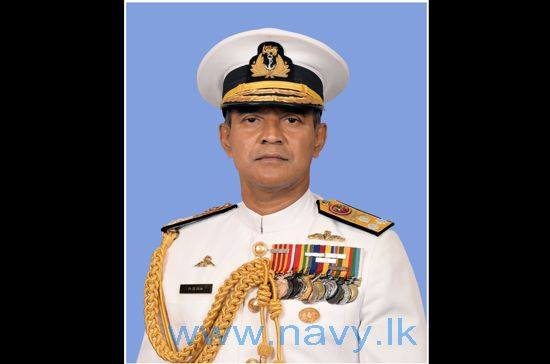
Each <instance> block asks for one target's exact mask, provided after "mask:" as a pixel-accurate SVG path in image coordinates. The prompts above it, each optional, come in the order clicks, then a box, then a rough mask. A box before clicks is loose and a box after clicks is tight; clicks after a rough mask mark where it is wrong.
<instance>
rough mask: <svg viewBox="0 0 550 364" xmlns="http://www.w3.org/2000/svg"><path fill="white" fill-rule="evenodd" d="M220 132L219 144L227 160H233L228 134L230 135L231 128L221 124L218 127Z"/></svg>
mask: <svg viewBox="0 0 550 364" xmlns="http://www.w3.org/2000/svg"><path fill="white" fill-rule="evenodd" d="M219 132H220V144H221V145H222V148H223V150H224V151H225V153H226V154H227V156H228V157H229V158H233V150H232V149H231V143H230V142H229V134H230V133H231V127H230V126H229V125H227V124H226V123H221V124H220V126H219Z"/></svg>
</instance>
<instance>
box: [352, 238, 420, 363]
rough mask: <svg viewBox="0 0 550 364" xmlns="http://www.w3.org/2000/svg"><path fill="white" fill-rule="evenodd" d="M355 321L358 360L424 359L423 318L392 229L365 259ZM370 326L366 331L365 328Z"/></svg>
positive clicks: (404, 256)
mask: <svg viewBox="0 0 550 364" xmlns="http://www.w3.org/2000/svg"><path fill="white" fill-rule="evenodd" d="M367 265H368V266H367V267H365V269H366V272H367V277H366V279H365V281H364V282H363V284H365V287H364V289H365V290H366V291H365V295H364V297H363V305H362V308H361V322H360V325H359V330H358V333H359V340H361V338H363V339H365V338H366V339H365V340H364V341H363V346H362V347H361V342H360V343H359V347H361V349H360V351H359V358H360V361H361V362H418V363H424V362H425V361H426V318H425V315H424V309H423V306H422V300H421V297H420V291H419V289H418V284H417V282H416V278H415V276H414V272H413V270H412V267H411V265H410V262H409V259H408V257H407V253H406V252H405V249H404V247H403V245H402V243H401V240H400V239H399V236H398V235H397V233H395V232H394V231H393V230H389V231H387V232H385V233H384V234H383V235H381V236H380V237H379V238H378V241H377V242H376V245H375V246H374V248H373V254H372V256H371V257H370V259H368V261H367ZM368 330H370V331H368ZM365 333H368V335H365Z"/></svg>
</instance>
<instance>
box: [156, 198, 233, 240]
mask: <svg viewBox="0 0 550 364" xmlns="http://www.w3.org/2000/svg"><path fill="white" fill-rule="evenodd" d="M236 207H237V205H233V204H231V203H226V204H224V205H221V206H216V207H212V208H211V209H208V210H206V211H203V212H201V213H200V214H196V215H193V216H190V217H185V218H183V219H177V220H174V221H171V222H169V223H168V224H166V225H164V226H163V227H162V228H161V229H160V230H161V231H162V232H163V233H165V232H167V231H168V230H178V229H180V228H181V227H183V226H184V225H187V224H189V223H192V222H195V221H199V220H202V219H206V218H207V217H211V216H214V215H218V214H223V213H224V212H226V211H229V210H231V209H234V208H236Z"/></svg>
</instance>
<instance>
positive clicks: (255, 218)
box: [237, 189, 319, 233]
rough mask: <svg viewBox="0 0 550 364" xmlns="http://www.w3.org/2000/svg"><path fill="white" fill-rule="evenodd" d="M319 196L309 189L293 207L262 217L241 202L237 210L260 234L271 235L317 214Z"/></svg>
mask: <svg viewBox="0 0 550 364" xmlns="http://www.w3.org/2000/svg"><path fill="white" fill-rule="evenodd" d="M318 199H319V196H317V195H314V194H313V193H312V192H311V191H310V190H309V189H308V190H307V191H306V192H305V193H304V194H303V195H302V197H300V198H299V199H298V200H297V201H296V202H294V203H293V204H292V205H290V206H288V207H286V208H284V209H282V210H280V211H277V212H274V213H272V214H269V215H264V216H262V215H260V214H258V213H256V212H254V211H252V210H251V209H249V208H248V207H247V206H246V205H245V204H244V202H239V203H238V206H239V208H238V209H237V211H238V213H239V215H240V217H241V218H242V219H243V221H244V222H245V223H246V224H247V225H248V226H249V227H250V228H251V229H252V230H253V231H256V232H258V233H270V232H275V231H279V230H283V229H287V228H290V227H292V226H294V225H295V224H297V223H300V222H302V223H303V218H304V217H305V216H308V215H309V216H311V214H312V213H316V210H317V207H316V204H315V202H316V201H317V200H318Z"/></svg>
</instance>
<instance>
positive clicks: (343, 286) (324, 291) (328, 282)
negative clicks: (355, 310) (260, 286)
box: [275, 272, 360, 305]
mask: <svg viewBox="0 0 550 364" xmlns="http://www.w3.org/2000/svg"><path fill="white" fill-rule="evenodd" d="M275 283H276V284H277V291H278V294H279V298H280V299H281V300H285V299H298V300H300V301H302V302H304V303H315V302H319V301H327V302H328V303H331V304H338V305H344V304H346V303H351V302H353V301H355V299H356V298H357V296H358V294H359V289H358V286H359V283H360V280H358V279H344V278H334V277H332V276H322V275H304V274H300V273H292V272H291V273H284V274H277V275H276V276H275Z"/></svg>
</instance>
